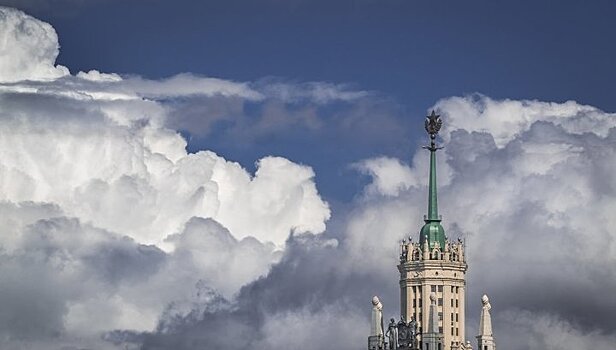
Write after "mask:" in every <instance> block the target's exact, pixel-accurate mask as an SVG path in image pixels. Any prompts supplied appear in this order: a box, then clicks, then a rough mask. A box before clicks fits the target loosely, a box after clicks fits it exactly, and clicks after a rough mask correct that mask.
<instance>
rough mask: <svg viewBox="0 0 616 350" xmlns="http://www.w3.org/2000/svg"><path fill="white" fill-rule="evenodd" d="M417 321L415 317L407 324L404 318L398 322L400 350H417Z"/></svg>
mask: <svg viewBox="0 0 616 350" xmlns="http://www.w3.org/2000/svg"><path fill="white" fill-rule="evenodd" d="M416 338H417V321H415V318H414V317H413V318H412V319H411V322H408V323H407V322H405V320H404V316H400V322H398V344H397V345H398V349H405V350H414V349H416V343H417V342H416Z"/></svg>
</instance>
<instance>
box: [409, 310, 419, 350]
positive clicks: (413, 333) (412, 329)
mask: <svg viewBox="0 0 616 350" xmlns="http://www.w3.org/2000/svg"><path fill="white" fill-rule="evenodd" d="M416 339H417V321H415V316H413V318H412V319H411V322H409V346H410V348H411V349H415V343H416Z"/></svg>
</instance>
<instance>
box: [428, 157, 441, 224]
mask: <svg viewBox="0 0 616 350" xmlns="http://www.w3.org/2000/svg"><path fill="white" fill-rule="evenodd" d="M428 220H439V218H438V200H437V198H436V150H435V149H430V187H429V189H428Z"/></svg>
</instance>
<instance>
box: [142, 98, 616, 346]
mask: <svg viewBox="0 0 616 350" xmlns="http://www.w3.org/2000/svg"><path fill="white" fill-rule="evenodd" d="M478 99H479V100H478ZM451 100H452V101H449V100H447V99H445V100H443V101H440V102H439V103H438V104H437V106H436V107H437V108H438V109H440V110H441V112H442V113H443V115H444V118H445V123H449V124H446V125H449V126H448V127H447V128H446V129H445V131H444V133H443V137H444V139H445V140H446V141H445V149H444V151H442V152H440V154H439V164H438V168H439V179H442V180H439V181H440V182H439V184H440V187H439V190H440V198H439V199H440V201H439V203H440V205H441V213H443V215H444V224H445V226H446V232H447V233H448V235H449V236H450V237H454V238H455V237H463V238H465V239H466V242H467V249H468V250H467V251H468V254H469V255H468V258H469V274H468V293H469V294H468V305H467V324H468V326H467V327H468V331H469V333H468V334H467V339H469V340H471V341H472V339H473V336H474V334H475V333H476V331H477V323H478V316H479V312H480V302H479V300H480V296H481V295H482V294H483V293H488V294H489V295H490V297H491V300H492V301H493V309H492V311H493V318H494V328H495V332H496V339H497V342H498V344H499V347H505V348H509V349H516V350H517V349H519V350H522V349H537V348H546V349H559V348H562V347H563V346H566V344H577V346H579V347H582V348H592V349H608V348H610V346H611V344H612V343H613V334H614V333H615V332H616V329H614V327H613V322H611V318H612V315H613V313H614V310H615V309H616V304H614V302H613V300H612V299H613V298H609V297H608V295H611V294H613V293H614V291H616V285H614V283H612V282H613V281H614V280H616V279H615V278H614V271H613V269H611V268H610V267H611V266H612V265H613V264H614V256H615V255H614V254H613V253H614V241H615V239H614V238H615V237H614V231H613V230H612V229H611V227H613V225H614V222H613V219H612V215H611V214H610V213H611V212H613V207H614V195H615V192H614V190H615V189H616V187H614V186H613V185H614V184H613V178H612V177H610V176H609V175H607V174H609V173H610V172H611V171H612V170H613V169H612V168H613V167H614V164H613V162H611V161H610V159H614V147H613V145H614V140H615V137H616V131H615V130H616V128H614V126H616V125H615V124H616V122H615V120H616V119H614V115H613V114H609V113H605V112H601V111H599V110H597V109H595V108H592V107H585V106H580V105H578V104H576V103H573V102H567V103H564V104H560V105H559V104H546V103H543V102H536V101H518V102H515V103H514V101H495V100H491V99H490V98H488V97H485V96H479V97H478V96H469V97H464V98H452V99H451ZM454 102H455V103H454ZM511 103H513V104H514V105H516V106H523V108H524V109H525V110H524V111H521V112H520V113H522V114H524V115H534V116H535V117H534V118H535V120H534V121H532V122H531V123H530V125H528V126H526V125H524V124H520V125H519V127H518V129H516V130H509V131H510V132H511V133H510V135H509V136H507V137H506V138H503V137H502V133H500V131H499V130H500V129H499V127H496V128H490V127H488V126H486V127H485V128H481V129H480V130H479V125H482V123H481V122H480V121H481V120H483V119H482V118H487V119H488V120H486V123H488V125H489V119H490V117H489V116H485V117H484V116H483V115H484V113H486V111H485V109H484V108H486V107H485V106H490V108H491V110H490V115H492V114H494V115H501V116H503V118H505V117H506V116H507V113H506V112H507V111H508V110H509V108H510V106H509V104H511ZM546 105H551V106H552V107H553V108H554V109H556V110H559V111H560V117H559V118H562V120H560V119H559V120H555V119H554V118H555V117H554V113H548V114H546V115H542V113H543V112H542V111H545V106H546ZM499 108H502V109H503V113H500V111H499ZM534 109H536V110H537V111H536V110H534ZM538 111H539V112H538ZM580 111H587V112H588V113H587V114H585V113H584V112H580ZM460 118H463V119H465V118H472V119H473V118H474V119H476V120H477V121H478V122H477V125H478V126H477V129H473V128H469V129H470V130H466V129H463V128H455V127H453V126H455V125H460V124H461V123H464V122H465V120H459V119H460ZM516 118H517V114H516V117H515V118H514V119H516ZM574 119H575V120H576V121H575V122H571V121H572V120H574ZM597 120H601V121H602V123H606V124H605V127H606V128H607V131H605V130H596V131H594V130H592V128H589V127H588V125H591V124H592V123H595V122H596V121H597ZM503 122H505V123H506V122H507V121H506V120H504V121H503ZM576 125H577V127H576ZM492 132H493V133H494V134H493V133H492ZM498 138H501V139H500V141H498V142H497V139H498ZM499 142H500V144H499ZM420 159H424V160H423V161H422V160H420ZM427 159H428V155H427V152H425V151H424V150H418V151H417V152H416V154H415V155H414V157H413V161H412V162H411V164H410V165H405V164H404V163H403V162H401V161H399V160H396V159H391V158H375V159H370V160H366V161H363V162H361V163H358V164H356V165H355V166H356V167H358V168H359V169H360V171H363V172H365V173H367V174H370V175H371V176H372V177H373V182H372V183H371V184H369V185H368V186H367V187H366V190H365V191H364V192H363V194H362V195H361V196H359V197H358V198H357V199H356V201H355V202H354V204H353V208H352V209H351V210H350V211H349V213H348V214H347V215H346V216H345V217H343V218H341V217H334V224H333V225H330V227H331V226H334V227H336V229H335V230H333V229H331V228H330V229H329V230H328V231H326V232H325V233H324V234H323V235H321V236H299V237H296V238H293V239H292V240H291V241H289V242H288V248H287V250H286V251H285V255H284V256H283V257H282V260H281V261H280V262H279V263H278V264H276V265H274V266H273V268H272V270H271V271H270V273H269V274H268V275H267V276H266V277H264V278H262V279H260V280H258V281H256V282H253V283H251V284H250V285H248V286H246V287H244V288H242V290H241V292H240V294H239V296H238V298H237V300H236V302H235V304H234V305H235V306H234V307H233V308H232V309H233V312H229V311H225V312H210V313H207V312H206V313H204V314H203V319H202V320H199V321H194V320H193V321H191V320H187V319H182V321H181V322H179V321H178V322H176V324H181V326H180V327H178V328H175V329H167V330H164V331H160V332H155V333H151V334H147V335H146V336H145V340H144V342H143V344H144V348H146V349H159V348H163V347H161V344H167V345H168V344H174V345H178V347H179V348H190V347H189V346H186V345H185V344H186V343H185V342H187V339H193V340H194V341H195V342H196V343H194V344H198V345H200V346H204V347H208V346H210V345H212V344H213V343H211V342H210V341H209V340H208V339H210V337H214V336H215V334H216V333H215V332H211V333H210V332H209V329H211V326H210V325H209V323H208V321H206V320H211V319H215V320H217V322H220V324H222V325H227V326H229V327H231V328H232V327H233V324H234V322H239V323H240V324H242V325H243V326H245V327H248V328H249V329H250V332H249V333H248V334H251V335H252V336H251V339H254V340H252V341H249V340H246V339H244V342H243V343H242V344H239V345H238V346H237V347H235V348H238V349H239V348H243V347H244V348H245V347H258V346H259V345H261V344H267V346H268V347H270V348H272V347H273V348H276V347H277V346H281V343H280V342H279V341H280V340H283V339H286V338H284V335H282V334H279V333H276V332H272V329H279V327H282V325H283V324H286V323H285V322H288V327H291V329H293V324H294V322H300V321H299V320H304V321H303V322H306V323H307V327H306V328H305V332H302V331H300V330H298V331H296V332H295V333H294V339H299V340H300V341H301V340H302V339H307V338H304V337H306V336H307V335H310V334H314V333H313V332H317V333H318V334H319V336H318V337H313V338H311V342H310V343H309V345H306V346H307V347H310V348H312V347H314V348H321V347H326V346H328V344H330V343H334V344H339V343H337V339H336V338H335V336H336V335H340V334H342V335H343V338H344V339H345V341H344V342H343V343H341V344H339V345H336V346H337V347H341V348H345V349H355V348H359V347H361V346H364V344H362V342H361V341H363V340H365V336H366V334H367V330H366V329H364V328H365V327H367V324H368V319H369V310H370V306H369V300H370V297H371V295H373V294H378V295H381V296H382V300H383V302H384V305H385V313H386V316H389V315H391V316H396V315H397V314H398V307H399V306H398V302H397V301H398V298H399V296H398V293H399V291H398V285H397V282H396V281H397V279H398V276H397V271H396V269H395V265H396V264H397V242H398V241H399V240H400V239H402V238H405V237H408V236H411V237H413V238H414V239H416V238H417V236H416V235H417V231H418V230H419V228H420V227H421V224H422V220H421V216H422V214H423V213H425V210H426V209H425V206H426V184H427V171H428V168H427V164H426V163H427ZM329 240H335V242H336V244H333V245H329V244H326V242H328V241H329ZM304 281H306V282H304ZM307 281H310V282H307ZM306 310H310V311H308V312H307V311H306ZM330 312H332V313H335V315H336V316H335V319H337V320H339V321H340V323H341V324H338V323H335V322H330V320H331V319H332V318H331V316H330ZM307 315H309V316H308V317H307ZM362 315H363V316H362ZM362 317H363V318H364V320H363V321H362ZM315 318H316V320H315ZM347 321H348V322H349V324H352V325H353V327H349V328H345V327H346V325H343V324H342V323H344V322H347ZM312 324H320V325H321V327H317V328H318V330H317V329H314V330H313V329H312V328H311V326H310V325H312ZM340 327H342V328H340ZM197 329H198V330H199V331H200V332H201V333H200V335H199V336H197V335H196V334H194V333H191V332H189V331H188V330H193V331H195V330H197ZM360 329H364V331H363V332H359V331H358V330H360ZM203 332H205V333H203ZM360 333H361V334H360ZM347 335H348V337H347ZM357 337H362V338H361V339H360V340H361V341H358V340H357V339H356V338H357ZM173 339H183V342H174V341H173ZM321 339H323V342H321V341H320V340H321ZM288 341H290V342H291V343H293V341H294V340H293V339H291V340H288ZM356 341H357V342H356ZM169 342H171V343H169ZM276 344H277V345H276ZM282 344H285V343H284V342H283V343H282ZM233 346H235V345H232V346H231V347H233ZM282 346H284V345H282Z"/></svg>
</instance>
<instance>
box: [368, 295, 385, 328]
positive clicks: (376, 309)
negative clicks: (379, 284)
mask: <svg viewBox="0 0 616 350" xmlns="http://www.w3.org/2000/svg"><path fill="white" fill-rule="evenodd" d="M371 335H380V336H382V335H383V304H381V301H380V300H379V297H377V296H376V295H375V296H373V297H372V326H371Z"/></svg>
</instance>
